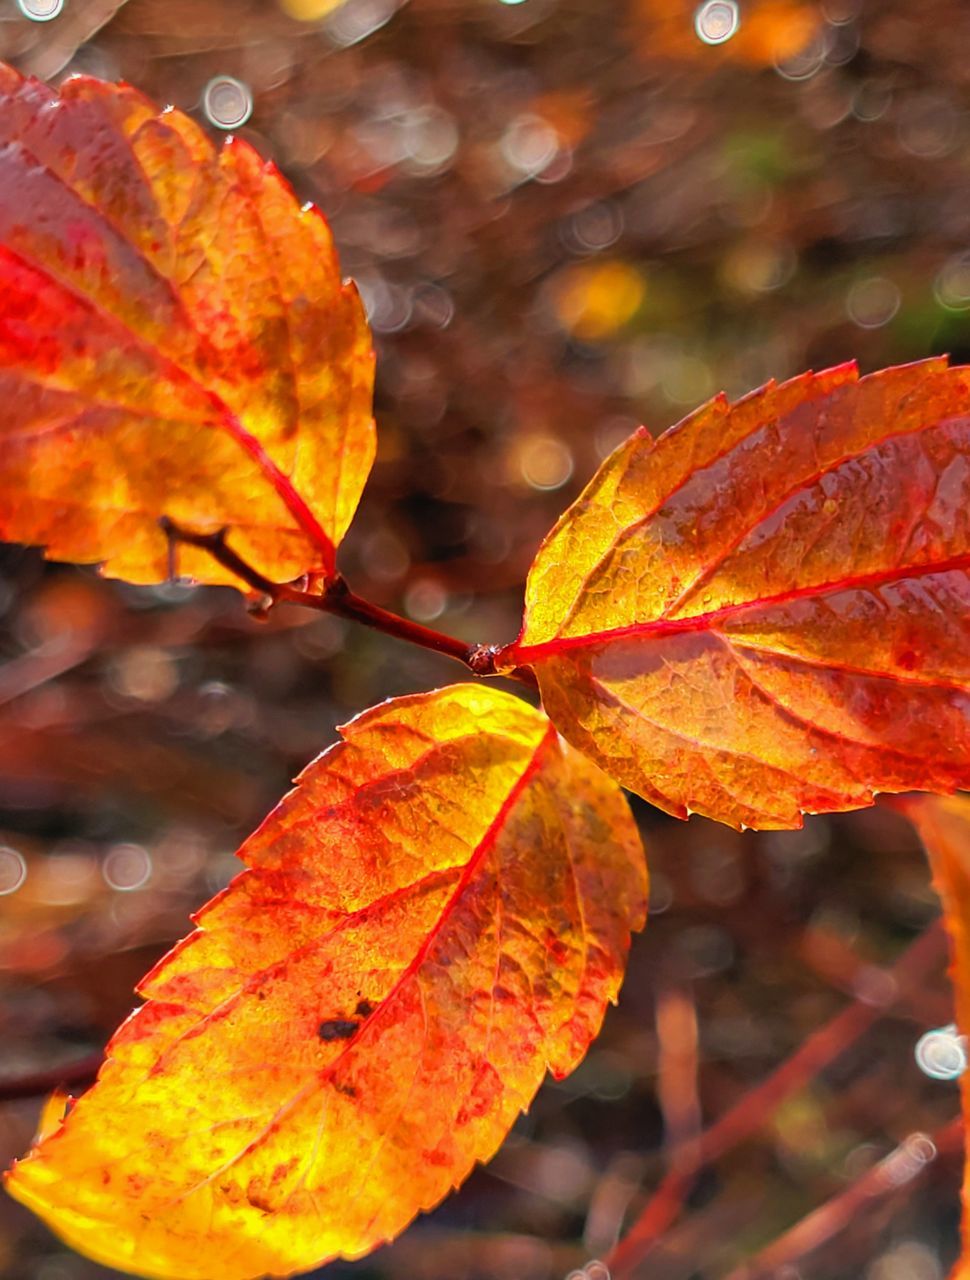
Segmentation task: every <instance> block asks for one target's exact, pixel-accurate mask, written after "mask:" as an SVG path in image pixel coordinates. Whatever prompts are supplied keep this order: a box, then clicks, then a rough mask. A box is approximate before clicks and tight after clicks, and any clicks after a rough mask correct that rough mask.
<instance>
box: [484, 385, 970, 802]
mask: <svg viewBox="0 0 970 1280" xmlns="http://www.w3.org/2000/svg"><path fill="white" fill-rule="evenodd" d="M968 406H970V380H968V376H967V373H966V371H965V370H961V369H949V368H948V367H947V366H946V362H945V361H939V360H935V361H927V362H923V363H921V364H918V365H911V366H901V367H899V368H896V369H890V370H885V371H883V372H882V373H880V374H875V375H871V376H870V377H867V378H863V379H861V380H859V379H857V377H856V375H855V371H854V368H853V367H851V366H843V367H840V368H838V369H835V370H829V371H828V372H826V373H823V374H820V375H803V376H802V377H800V378H796V379H793V380H792V381H791V382H789V383H785V384H782V385H781V386H775V385H774V384H769V385H768V386H767V387H766V388H763V389H762V390H761V391H760V392H755V393H753V394H752V395H751V396H749V397H746V398H745V399H744V400H742V401H740V402H738V403H737V404H736V405H729V404H728V403H727V401H726V400H724V399H723V398H718V399H717V400H715V401H713V402H711V404H709V405H707V406H705V407H704V408H702V409H700V410H698V411H697V413H695V414H693V415H691V416H690V417H689V418H687V419H685V420H684V422H682V423H681V424H679V425H678V426H677V427H675V428H673V429H672V430H671V431H670V432H668V433H666V434H665V435H664V436H662V437H660V439H659V440H658V441H657V442H656V443H654V442H653V441H651V440H650V438H649V437H648V436H647V435H646V434H645V433H638V434H637V435H635V436H634V437H632V438H631V440H630V441H628V442H627V443H626V444H625V445H622V446H621V447H620V449H619V450H617V452H616V453H615V454H614V455H613V456H612V457H611V458H609V459H607V461H606V463H604V465H603V467H602V468H601V469H600V472H599V473H598V475H597V476H596V477H594V479H593V481H592V482H591V484H590V485H589V486H588V487H587V489H586V491H585V492H584V493H583V494H582V495H581V496H580V498H579V499H578V500H577V502H576V503H575V504H574V506H573V507H572V508H570V510H569V511H567V512H566V514H565V515H564V517H563V518H562V519H561V520H560V522H559V524H558V525H557V526H556V528H555V529H554V530H553V531H552V533H551V534H550V536H549V538H548V539H547V541H546V542H545V543H544V544H543V546H542V547H541V548H540V551H539V553H538V555H537V557H536V561H535V564H534V565H533V569H532V571H531V572H530V579H529V586H528V588H527V611H526V618H525V623H524V627H523V632H522V635H521V636H520V638H519V640H518V642H517V643H516V645H515V646H513V648H512V650H511V652H510V655H509V656H510V659H511V660H514V661H515V662H517V663H520V664H523V665H530V666H533V667H534V669H535V671H536V675H537V677H538V680H539V684H540V688H541V689H542V693H543V700H544V703H545V706H546V709H547V711H548V712H549V714H550V715H551V717H552V718H553V720H554V722H555V723H556V724H557V727H558V728H559V729H560V731H561V732H562V733H564V734H565V736H566V737H567V738H569V740H570V741H572V742H573V743H574V745H577V746H579V747H580V749H582V750H584V751H587V752H588V753H590V754H591V756H592V757H593V758H594V759H595V760H597V762H598V763H599V764H600V765H601V767H603V768H605V769H606V770H607V771H608V772H611V773H612V775H613V776H614V777H616V778H617V779H618V780H619V781H621V782H622V783H623V785H625V786H627V787H630V788H631V789H633V790H635V791H638V792H639V793H640V794H641V795H643V796H644V797H645V798H646V799H648V800H651V801H652V802H653V803H656V804H658V805H660V807H661V808H665V809H667V810H669V811H670V812H672V813H676V814H678V815H679V816H686V814H687V812H688V811H692V812H701V813H705V814H707V815H708V816H711V817H714V818H718V819H720V820H722V821H726V822H729V823H732V824H734V825H749V826H797V825H800V822H801V815H802V814H803V813H804V812H821V811H829V810H838V809H848V808H854V807H857V806H859V805H864V804H868V803H871V800H872V797H873V794H874V793H875V792H877V791H900V790H909V789H918V788H930V789H937V790H953V789H954V788H956V787H959V786H964V785H967V783H968V779H970V662H968V659H967V652H968V640H970V621H968V620H970V585H968V579H967V570H968V569H970V523H968V520H967V515H966V511H967V505H968V499H970V472H968V461H967V460H968V458H970V418H968Z"/></svg>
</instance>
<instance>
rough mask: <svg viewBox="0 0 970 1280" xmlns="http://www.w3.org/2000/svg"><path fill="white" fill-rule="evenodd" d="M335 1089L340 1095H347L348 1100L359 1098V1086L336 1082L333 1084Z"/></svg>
mask: <svg viewBox="0 0 970 1280" xmlns="http://www.w3.org/2000/svg"><path fill="white" fill-rule="evenodd" d="M333 1087H334V1088H335V1089H336V1090H337V1092H338V1093H343V1094H346V1095H347V1097H348V1098H356V1097H357V1086H356V1085H355V1084H350V1083H349V1082H348V1081H344V1080H335V1081H334V1082H333Z"/></svg>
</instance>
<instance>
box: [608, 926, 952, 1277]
mask: <svg viewBox="0 0 970 1280" xmlns="http://www.w3.org/2000/svg"><path fill="white" fill-rule="evenodd" d="M943 953H944V933H943V930H942V928H941V927H940V923H939V921H936V922H934V923H933V924H932V925H930V926H929V928H927V929H925V930H924V931H923V932H922V933H921V934H920V935H919V937H918V938H917V939H916V940H915V941H914V942H912V943H911V944H910V945H909V947H907V948H906V950H905V951H904V952H903V954H902V955H901V956H900V957H899V959H898V960H897V961H896V963H895V964H894V965H893V966H892V968H890V969H889V970H888V973H889V976H890V977H891V978H892V983H891V984H887V986H888V987H889V989H891V990H893V992H894V995H893V997H892V998H891V999H890V1000H888V1001H887V1002H886V1004H885V1005H880V1004H874V1003H872V1002H871V1001H866V1000H863V999H857V1000H855V1001H853V1003H852V1004H850V1005H848V1006H847V1007H846V1008H845V1009H843V1010H841V1012H839V1013H837V1014H836V1015H835V1017H834V1018H832V1019H831V1020H830V1021H829V1022H827V1023H826V1024H825V1025H824V1026H822V1027H819V1029H818V1030H817V1031H814V1032H813V1033H812V1034H811V1035H810V1036H809V1037H808V1039H807V1040H806V1041H805V1042H804V1044H803V1045H802V1046H801V1048H799V1049H798V1050H796V1052H795V1053H793V1054H792V1055H791V1057H789V1058H787V1059H786V1060H785V1061H784V1062H783V1063H782V1064H781V1066H780V1067H778V1069H777V1070H776V1071H773V1072H772V1074H771V1075H770V1076H768V1077H767V1079H765V1080H763V1081H762V1083H761V1084H760V1085H758V1086H757V1087H756V1088H754V1089H751V1090H749V1092H748V1093H746V1094H745V1095H744V1097H743V1098H741V1100H740V1101H739V1102H738V1103H736V1104H735V1106H733V1107H731V1108H730V1109H729V1110H728V1111H726V1112H725V1113H724V1115H723V1116H721V1118H720V1119H719V1120H717V1121H716V1122H715V1123H714V1124H712V1125H711V1127H710V1128H709V1129H707V1130H705V1131H704V1132H703V1133H702V1134H700V1135H699V1136H698V1138H697V1139H695V1140H694V1141H690V1142H687V1143H686V1144H685V1145H684V1147H683V1148H682V1149H681V1150H679V1151H678V1152H677V1153H676V1158H675V1159H674V1158H672V1160H671V1169H670V1171H669V1172H668V1173H667V1174H666V1175H665V1177H664V1178H663V1179H662V1180H661V1182H660V1183H659V1185H658V1187H657V1189H656V1191H655V1192H654V1193H653V1195H652V1196H651V1197H650V1199H649V1200H648V1201H647V1204H646V1205H645V1206H644V1208H643V1210H642V1211H641V1213H640V1215H639V1217H638V1218H637V1220H636V1221H635V1222H634V1223H633V1225H632V1227H631V1228H630V1230H629V1231H628V1232H627V1234H626V1235H625V1236H624V1238H623V1239H622V1240H621V1241H620V1243H619V1244H618V1245H617V1246H616V1248H615V1249H614V1250H613V1251H612V1253H611V1254H610V1255H609V1256H608V1257H607V1258H606V1262H607V1265H608V1266H609V1268H610V1273H611V1275H613V1276H614V1277H616V1280H622V1278H623V1277H624V1276H628V1275H630V1274H631V1273H632V1270H633V1268H634V1267H636V1266H637V1264H638V1263H639V1262H640V1261H642V1259H643V1258H645V1257H646V1255H647V1254H648V1253H649V1252H650V1250H651V1249H652V1248H653V1247H654V1246H655V1245H656V1244H657V1243H658V1241H659V1238H660V1236H661V1235H662V1234H663V1233H664V1232H665V1231H666V1230H667V1228H668V1227H669V1226H670V1224H671V1223H672V1222H673V1221H674V1220H675V1219H676V1217H677V1216H678V1214H679V1213H680V1211H681V1209H682V1208H683V1205H684V1201H685V1200H686V1198H687V1196H688V1195H689V1193H690V1189H691V1187H692V1186H693V1183H694V1180H695V1178H696V1177H697V1174H698V1173H699V1172H700V1171H701V1170H702V1169H704V1168H705V1167H706V1166H707V1165H708V1164H710V1163H712V1162H713V1161H715V1160H718V1159H719V1158H720V1157H721V1156H723V1155H724V1154H725V1153H726V1152H727V1151H730V1150H731V1149H732V1148H733V1147H734V1146H736V1145H737V1144H738V1143H739V1142H741V1141H743V1140H744V1139H745V1138H747V1137H748V1136H750V1135H751V1134H752V1133H755V1132H757V1130H758V1129H760V1128H761V1126H762V1125H764V1124H765V1123H767V1121H768V1119H769V1118H770V1117H771V1116H772V1115H773V1114H774V1112H775V1111H776V1110H777V1108H778V1107H779V1106H780V1105H781V1103H782V1102H783V1101H784V1100H785V1098H787V1097H789V1096H790V1095H791V1094H792V1093H795V1092H796V1091H797V1090H798V1089H800V1088H802V1087H803V1085H805V1084H807V1083H808V1081H809V1080H812V1079H813V1078H814V1077H815V1076H816V1075H817V1074H818V1072H819V1071H821V1070H823V1069H824V1068H825V1067H827V1066H828V1065H829V1063H831V1062H832V1061H834V1059H835V1058H837V1057H838V1056H839V1055H840V1054H841V1053H843V1052H844V1051H845V1050H846V1049H847V1048H848V1047H849V1046H850V1045H851V1044H853V1043H854V1042H855V1041H856V1040H858V1038H859V1037H860V1036H861V1035H862V1034H863V1032H865V1031H867V1030H868V1028H869V1027H870V1026H871V1025H872V1024H873V1023H874V1022H875V1021H876V1020H877V1019H878V1018H880V1017H881V1016H882V1015H883V1014H884V1013H885V1012H886V1011H887V1009H888V1008H889V1007H891V1005H893V1004H895V1003H896V1002H897V1001H898V1000H899V999H900V997H901V996H902V995H903V994H904V991H905V988H906V987H909V986H913V985H914V984H915V983H917V982H918V981H920V980H921V979H922V978H923V977H924V976H925V975H926V974H927V973H929V972H931V971H932V969H933V967H934V965H936V964H938V963H939V962H940V960H941V959H942V957H943Z"/></svg>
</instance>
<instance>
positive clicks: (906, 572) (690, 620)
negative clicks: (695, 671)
mask: <svg viewBox="0 0 970 1280" xmlns="http://www.w3.org/2000/svg"><path fill="white" fill-rule="evenodd" d="M966 569H970V552H966V553H964V554H963V555H959V556H953V557H951V558H950V559H949V560H940V561H937V562H935V563H929V564H916V565H898V566H893V567H891V568H888V569H880V570H878V571H877V572H875V573H869V574H856V575H847V576H846V577H844V578H838V579H834V580H832V581H829V582H818V583H809V584H806V585H803V586H799V587H792V588H791V590H790V591H781V592H778V593H777V594H775V595H772V596H763V597H762V598H761V599H757V600H742V601H739V602H738V603H737V604H729V605H724V607H723V608H721V609H713V610H710V611H709V612H707V613H698V614H694V615H692V616H690V617H686V618H655V619H651V620H649V621H644V622H633V623H629V624H627V625H625V626H621V627H609V628H602V629H601V630H599V631H588V632H584V633H582V634H581V635H573V636H561V635H560V636H556V637H555V638H554V639H552V640H545V641H543V642H542V643H540V644H517V645H515V646H514V647H513V649H512V651H511V653H510V658H511V659H513V660H514V661H515V662H516V663H518V664H521V665H523V666H528V665H529V664H531V663H533V662H538V661H541V660H542V659H543V658H549V657H555V656H556V654H559V653H565V652H568V651H569V650H572V649H585V648H589V647H591V646H593V645H597V644H602V643H608V642H609V641H611V640H624V639H627V638H630V639H633V638H637V637H639V638H642V639H644V640H660V639H664V638H666V637H667V636H675V635H683V634H687V633H690V632H708V631H717V630H718V628H719V627H720V626H721V625H722V624H725V623H730V622H732V621H733V620H734V619H735V618H743V617H744V615H745V614H747V613H752V612H755V611H756V610H760V609H765V610H767V609H772V608H775V607H778V606H781V605H785V604H792V603H797V602H798V601H801V600H811V599H817V598H818V597H821V596H826V595H834V594H835V593H837V592H840V591H852V590H871V589H876V588H878V587H880V586H884V585H886V584H887V583H890V582H897V581H899V580H901V579H909V578H924V577H928V576H931V575H935V574H943V573H950V572H953V571H961V570H966Z"/></svg>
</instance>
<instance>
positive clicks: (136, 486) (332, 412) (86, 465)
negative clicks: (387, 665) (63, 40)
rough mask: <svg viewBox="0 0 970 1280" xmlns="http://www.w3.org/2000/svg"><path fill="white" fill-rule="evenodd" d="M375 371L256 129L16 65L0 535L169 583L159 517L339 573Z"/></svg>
mask: <svg viewBox="0 0 970 1280" xmlns="http://www.w3.org/2000/svg"><path fill="white" fill-rule="evenodd" d="M372 379H373V352H372V350H371V341H370V336H369V334H368V330H367V326H366V322H365V320H364V316H363V312H362V309H361V306H360V301H359V299H358V297H357V293H356V290H355V289H354V287H353V285H350V284H342V283H341V280H340V275H339V270H338V264H337V259H336V256H335V254H334V250H333V244H332V240H331V236H330V232H329V229H328V228H327V226H326V223H325V222H324V221H323V219H322V217H321V216H320V214H319V213H318V212H317V211H316V210H315V209H313V208H312V207H307V208H304V209H300V208H299V207H298V206H297V204H296V201H295V199H294V197H293V194H292V192H291V191H290V189H289V187H288V186H287V185H286V183H285V182H284V181H283V179H282V178H281V177H280V175H279V174H278V173H277V171H276V170H275V168H274V167H273V166H272V165H271V164H266V163H264V162H263V161H262V160H261V159H260V158H259V156H258V155H257V154H256V153H255V152H254V151H253V149H252V148H251V147H250V146H249V145H248V144H247V143H245V142H243V141H241V140H238V139H236V140H234V141H233V140H231V141H228V142H227V143H226V144H225V146H223V148H222V150H221V151H219V152H216V150H215V148H214V147H213V145H212V143H211V142H210V141H209V140H208V138H207V137H206V135H205V134H204V133H203V131H202V130H201V129H200V128H199V127H198V126H197V125H195V124H194V123H193V122H192V121H191V120H190V119H188V117H187V116H184V115H183V114H182V113H181V112H179V111H174V110H166V111H162V112H159V111H157V110H156V108H155V107H154V106H153V105H152V104H151V103H150V102H148V101H147V100H146V99H145V98H143V97H142V96H141V95H140V94H138V93H136V92H135V91H134V90H133V89H131V88H129V87H128V86H126V85H107V84H102V83H101V82H99V81H97V80H92V79H89V78H87V77H83V76H81V77H77V78H73V79H69V80H67V81H66V82H65V83H64V84H63V85H62V87H61V90H60V93H57V92H56V91H55V90H52V89H50V88H49V87H48V86H46V85H43V84H41V83H39V82H37V81H34V80H24V79H23V78H21V76H20V75H19V74H18V73H17V72H15V71H13V70H11V69H10V68H9V67H4V66H2V64H0V396H2V403H3V413H2V415H0V537H3V538H6V539H11V540H16V541H20V542H31V543H39V544H42V545H43V546H45V547H46V549H47V554H48V555H49V556H51V557H54V558H60V559H64V560H73V561H79V562H95V561H101V562H103V564H104V566H105V570H106V572H107V573H109V574H111V575H112V576H116V577H124V578H127V579H128V580H129V581H132V582H160V581H163V580H164V579H165V577H166V575H167V572H168V566H167V557H166V543H165V538H164V536H163V535H162V533H161V531H160V530H159V528H158V526H157V521H158V518H159V516H161V515H163V514H164V515H168V516H171V517H173V518H174V519H176V520H177V521H179V522H180V523H182V524H184V525H186V526H188V527H191V528H195V529H198V530H201V531H210V530H214V529H216V528H219V527H220V526H223V525H231V526H232V529H233V543H234V546H235V547H236V549H237V550H238V551H239V552H240V554H242V555H244V556H246V558H247V559H249V560H250V561H251V562H252V563H254V564H255V565H256V566H257V567H258V568H259V569H261V570H262V572H263V573H264V575H266V576H267V577H269V578H273V579H277V580H287V579H291V578H294V577H297V576H299V575H300V574H302V573H304V572H308V571H321V572H323V573H326V574H332V573H333V571H334V552H335V547H336V546H337V544H338V543H339V541H340V539H341V538H342V536H343V534H344V532H345V530H346V529H347V526H348V524H349V523H350V520H351V518H352V516H353V513H354V509H355V507H356V505H357V501H358V499H359V496H360V492H361V489H362V487H363V484H364V481H365V480H366V478H367V474H368V471H369V470H370V465H371V461H372V459H373V453H374V428H373V421H372V418H371V406H370V399H371V385H372ZM179 565H180V569H181V570H182V571H183V572H185V573H188V574H191V575H192V576H193V577H195V578H197V579H198V580H200V581H203V582H210V583H211V582H232V583H234V584H236V585H238V583H237V581H236V579H235V578H234V577H233V576H232V575H231V574H229V573H228V572H227V571H226V570H224V569H223V568H221V567H220V566H219V565H218V564H216V563H215V562H214V561H213V560H212V559H211V558H210V557H208V556H207V555H206V554H205V552H203V551H200V550H197V549H195V548H192V547H184V548H181V549H180V561H179Z"/></svg>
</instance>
